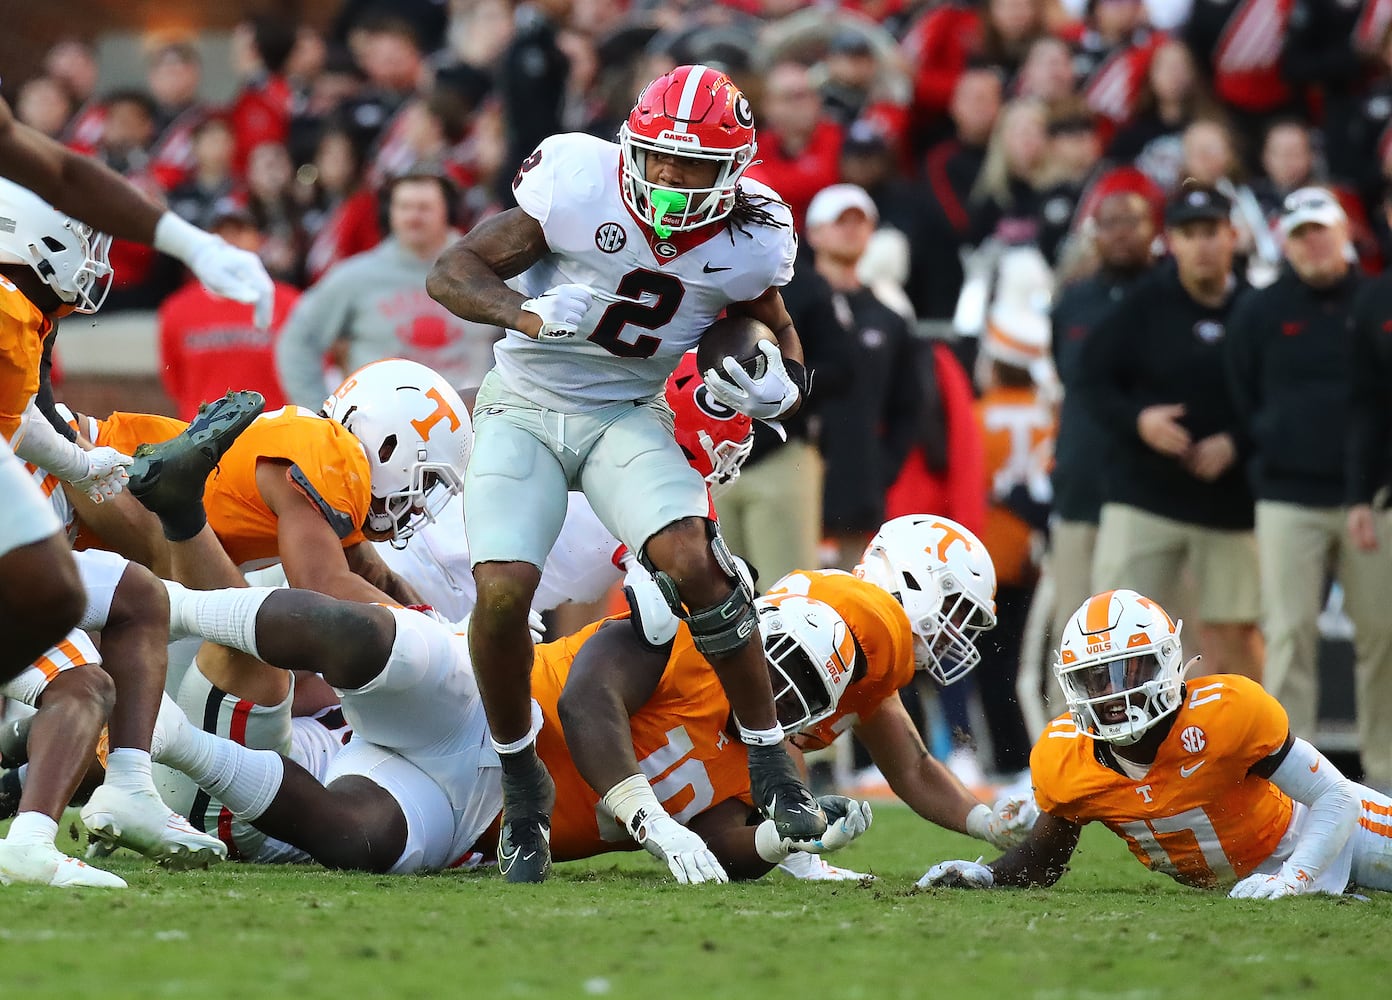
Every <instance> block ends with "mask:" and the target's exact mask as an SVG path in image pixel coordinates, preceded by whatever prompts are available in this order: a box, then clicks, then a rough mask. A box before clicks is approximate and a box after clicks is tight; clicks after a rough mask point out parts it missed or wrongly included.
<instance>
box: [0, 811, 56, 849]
mask: <svg viewBox="0 0 1392 1000" xmlns="http://www.w3.org/2000/svg"><path fill="white" fill-rule="evenodd" d="M57 838H58V821H57V820H55V819H52V818H50V817H49V816H46V815H45V814H43V813H41V812H22V813H20V814H19V815H18V816H16V817H15V818H14V822H13V823H11V824H10V832H9V835H8V836H7V837H5V839H6V840H7V841H9V842H10V843H11V844H48V845H49V846H53V843H54V841H55V840H57Z"/></svg>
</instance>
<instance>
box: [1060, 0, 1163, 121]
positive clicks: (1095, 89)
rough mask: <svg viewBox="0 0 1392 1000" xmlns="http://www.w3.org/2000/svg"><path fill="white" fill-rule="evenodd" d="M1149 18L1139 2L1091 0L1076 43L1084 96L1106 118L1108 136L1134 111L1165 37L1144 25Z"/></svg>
mask: <svg viewBox="0 0 1392 1000" xmlns="http://www.w3.org/2000/svg"><path fill="white" fill-rule="evenodd" d="M1145 17H1146V12H1145V5H1144V4H1142V3H1140V0H1088V4H1087V10H1086V21H1085V23H1084V24H1083V30H1082V32H1081V34H1080V35H1079V36H1078V40H1077V42H1076V43H1075V44H1074V46H1073V66H1074V68H1075V69H1076V70H1077V73H1078V78H1079V79H1080V80H1081V81H1082V89H1083V96H1084V97H1086V98H1087V102H1088V107H1090V108H1092V110H1093V111H1094V112H1096V113H1097V114H1099V115H1101V116H1102V119H1103V122H1102V124H1103V134H1104V137H1105V138H1108V139H1110V138H1111V135H1112V132H1113V131H1114V130H1115V129H1116V128H1117V127H1118V126H1120V125H1122V124H1124V123H1125V122H1127V121H1128V120H1129V119H1130V118H1131V116H1132V115H1133V114H1134V113H1135V110H1136V100H1137V98H1138V97H1139V95H1140V89H1141V83H1142V81H1144V80H1145V77H1146V72H1147V71H1148V70H1149V68H1150V57H1151V56H1152V55H1154V53H1155V49H1156V48H1157V47H1158V46H1159V45H1160V43H1161V42H1163V41H1164V37H1165V36H1164V35H1161V34H1159V33H1158V32H1154V31H1151V30H1150V28H1149V27H1147V26H1146V23H1145Z"/></svg>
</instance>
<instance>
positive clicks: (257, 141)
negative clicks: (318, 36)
mask: <svg viewBox="0 0 1392 1000" xmlns="http://www.w3.org/2000/svg"><path fill="white" fill-rule="evenodd" d="M296 40H297V36H296V32H295V28H294V26H293V25H292V24H290V23H289V22H288V21H282V20H280V19H277V18H272V17H257V18H253V19H251V20H250V21H246V22H243V23H242V24H239V25H237V28H236V30H235V31H233V33H232V58H233V63H234V65H235V66H236V69H237V73H238V74H239V75H240V76H241V78H242V90H241V93H239V94H238V95H237V98H236V100H234V101H233V102H232V107H231V110H230V111H229V112H228V118H229V120H230V121H231V122H232V131H233V133H234V134H235V135H236V137H237V152H236V154H235V156H234V158H233V166H234V168H235V169H236V171H237V174H238V176H240V175H241V174H242V173H243V172H244V171H245V170H246V165H247V160H248V159H249V158H250V157H251V151H252V150H253V149H255V148H256V147H257V146H260V145H262V144H263V143H267V142H280V143H283V142H285V141H286V139H287V138H288V137H289V134H290V109H291V98H292V96H293V94H292V93H291V90H290V84H289V82H288V81H287V80H286V78H285V65H286V63H288V62H289V61H290V53H291V52H293V51H294V49H295V42H296Z"/></svg>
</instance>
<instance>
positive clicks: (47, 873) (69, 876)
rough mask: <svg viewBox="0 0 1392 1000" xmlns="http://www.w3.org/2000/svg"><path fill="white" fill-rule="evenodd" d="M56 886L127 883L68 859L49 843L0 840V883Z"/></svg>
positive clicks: (93, 886) (110, 886)
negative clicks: (21, 842) (22, 842)
mask: <svg viewBox="0 0 1392 1000" xmlns="http://www.w3.org/2000/svg"><path fill="white" fill-rule="evenodd" d="M15 882H23V883H27V884H29V885H56V886H61V887H63V888H65V889H76V888H83V889H124V888H126V880H125V879H123V878H121V876H119V875H113V874H111V872H106V871H102V870H101V869H100V868H93V867H92V866H91V865H89V864H87V863H86V862H84V861H79V860H78V859H77V858H70V857H68V856H67V855H66V854H64V853H63V852H62V851H60V850H58V848H56V847H54V846H53V845H52V844H12V843H10V842H9V841H7V840H0V884H3V885H11V884H12V883H15Z"/></svg>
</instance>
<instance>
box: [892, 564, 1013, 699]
mask: <svg viewBox="0 0 1392 1000" xmlns="http://www.w3.org/2000/svg"><path fill="white" fill-rule="evenodd" d="M939 582H940V584H941V586H942V589H943V600H942V604H941V606H940V609H939V611H938V613H937V614H936V615H934V616H933V617H932V620H931V621H924V620H919V621H916V622H913V623H912V624H913V626H914V654H915V661H916V663H917V665H918V666H919V667H920V668H921V669H923V670H926V671H928V674H929V675H930V676H931V677H933V679H934V680H936V681H937V682H938V683H939V684H944V685H946V684H954V683H956V682H957V681H960V680H961V679H962V678H963V677H965V676H967V674H969V673H971V672H972V671H973V670H975V669H976V667H977V665H978V664H979V663H980V662H981V650H979V649H977V648H976V639H977V637H978V636H979V635H981V633H983V632H989V631H990V630H991V629H993V628H995V627H996V615H995V612H994V611H992V610H991V609H990V608H987V607H984V606H983V605H981V604H978V603H977V602H976V601H975V600H974V599H973V598H972V597H971V595H969V594H968V593H967V592H966V591H964V590H962V589H960V588H959V587H958V586H957V582H956V579H955V578H954V577H953V576H952V574H950V573H945V574H942V576H941V579H940V581H939Z"/></svg>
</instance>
